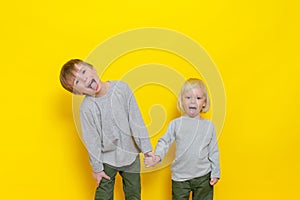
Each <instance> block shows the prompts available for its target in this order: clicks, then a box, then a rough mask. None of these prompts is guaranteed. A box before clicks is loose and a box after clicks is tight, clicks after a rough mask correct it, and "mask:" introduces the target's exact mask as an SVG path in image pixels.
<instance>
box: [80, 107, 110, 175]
mask: <svg viewBox="0 0 300 200" xmlns="http://www.w3.org/2000/svg"><path fill="white" fill-rule="evenodd" d="M80 121H81V127H82V138H83V141H84V143H85V146H86V148H87V150H88V154H89V158H90V163H91V166H92V168H93V170H94V172H101V171H103V170H104V168H103V163H102V153H101V129H99V128H100V127H99V126H98V127H97V125H96V123H95V119H94V117H93V114H92V112H90V111H81V112H80Z"/></svg>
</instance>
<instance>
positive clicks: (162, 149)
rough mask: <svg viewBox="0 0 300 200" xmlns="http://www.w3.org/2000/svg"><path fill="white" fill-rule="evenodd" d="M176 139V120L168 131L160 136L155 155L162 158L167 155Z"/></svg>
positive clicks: (171, 123)
mask: <svg viewBox="0 0 300 200" xmlns="http://www.w3.org/2000/svg"><path fill="white" fill-rule="evenodd" d="M174 140H175V124H174V121H171V122H170V124H169V126H168V129H167V131H166V133H165V134H164V135H163V136H162V137H161V138H159V140H158V142H157V145H156V148H155V152H154V155H156V156H159V157H160V159H161V160H163V158H164V157H165V155H166V153H167V152H168V150H169V147H170V145H171V144H172V143H173V142H174Z"/></svg>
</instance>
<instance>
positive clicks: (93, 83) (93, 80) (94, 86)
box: [88, 79, 97, 90]
mask: <svg viewBox="0 0 300 200" xmlns="http://www.w3.org/2000/svg"><path fill="white" fill-rule="evenodd" d="M88 88H91V89H94V90H96V89H97V82H96V81H95V79H92V80H91V82H90V84H89V85H88Z"/></svg>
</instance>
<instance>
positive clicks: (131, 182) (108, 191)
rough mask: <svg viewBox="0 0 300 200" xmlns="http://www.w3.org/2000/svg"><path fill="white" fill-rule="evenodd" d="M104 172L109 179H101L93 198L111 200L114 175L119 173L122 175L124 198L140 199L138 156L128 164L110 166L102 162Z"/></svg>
mask: <svg viewBox="0 0 300 200" xmlns="http://www.w3.org/2000/svg"><path fill="white" fill-rule="evenodd" d="M104 172H105V173H106V174H107V175H108V176H109V177H110V180H106V179H104V178H103V179H102V180H101V184H100V186H99V187H98V188H97V189H96V194H95V200H113V199H114V185H115V177H116V175H117V173H119V174H120V175H121V177H122V182H123V191H124V194H125V199H126V200H140V199H141V178H140V173H139V172H140V158H139V156H137V158H136V160H135V161H134V162H133V163H132V164H131V165H129V166H125V167H112V166H109V165H107V164H104Z"/></svg>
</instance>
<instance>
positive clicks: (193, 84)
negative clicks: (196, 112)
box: [177, 78, 210, 113]
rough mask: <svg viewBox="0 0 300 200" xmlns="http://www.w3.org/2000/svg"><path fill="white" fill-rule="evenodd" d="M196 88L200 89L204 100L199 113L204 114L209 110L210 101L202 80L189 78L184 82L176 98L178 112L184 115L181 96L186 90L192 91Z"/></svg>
mask: <svg viewBox="0 0 300 200" xmlns="http://www.w3.org/2000/svg"><path fill="white" fill-rule="evenodd" d="M197 87H198V88H200V89H201V91H202V92H203V94H204V99H205V106H204V107H203V108H202V109H201V112H203V113H205V112H207V111H208V110H209V108H210V100H209V97H208V93H207V89H206V86H205V84H204V82H203V81H202V80H200V79H198V78H190V79H188V80H186V81H185V82H184V84H183V85H182V87H181V90H180V93H179V96H178V104H177V107H178V110H179V111H180V112H182V113H184V109H183V106H182V101H183V99H182V98H183V94H184V93H185V92H187V91H188V90H191V89H194V88H197Z"/></svg>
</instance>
